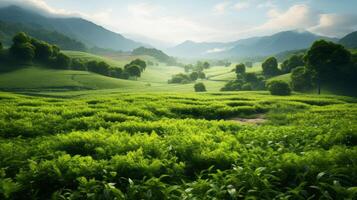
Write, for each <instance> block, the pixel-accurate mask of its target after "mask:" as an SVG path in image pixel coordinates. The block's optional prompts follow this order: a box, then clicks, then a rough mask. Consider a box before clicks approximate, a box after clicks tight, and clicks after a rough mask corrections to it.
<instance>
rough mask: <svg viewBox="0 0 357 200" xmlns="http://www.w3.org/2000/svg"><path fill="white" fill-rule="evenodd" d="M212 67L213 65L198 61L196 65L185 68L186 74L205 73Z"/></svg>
mask: <svg viewBox="0 0 357 200" xmlns="http://www.w3.org/2000/svg"><path fill="white" fill-rule="evenodd" d="M210 67H211V64H210V63H209V62H207V61H204V62H202V61H197V63H196V64H195V65H192V64H188V65H185V66H184V69H185V72H186V73H189V72H203V70H205V69H209V68H210Z"/></svg>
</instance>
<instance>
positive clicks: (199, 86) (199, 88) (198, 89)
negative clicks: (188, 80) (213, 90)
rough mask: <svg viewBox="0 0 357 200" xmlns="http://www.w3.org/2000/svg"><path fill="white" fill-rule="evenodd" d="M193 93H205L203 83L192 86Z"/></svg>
mask: <svg viewBox="0 0 357 200" xmlns="http://www.w3.org/2000/svg"><path fill="white" fill-rule="evenodd" d="M193 87H194V89H195V92H206V91H207V90H206V86H205V85H204V84H203V83H196V84H195V85H194V86H193Z"/></svg>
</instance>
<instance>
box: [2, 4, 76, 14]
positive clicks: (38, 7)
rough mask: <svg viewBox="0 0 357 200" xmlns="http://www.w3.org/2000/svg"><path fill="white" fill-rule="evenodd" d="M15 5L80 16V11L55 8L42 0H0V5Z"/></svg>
mask: <svg viewBox="0 0 357 200" xmlns="http://www.w3.org/2000/svg"><path fill="white" fill-rule="evenodd" d="M10 5H17V6H21V7H26V8H27V9H30V10H32V11H35V12H39V11H40V12H42V13H43V14H45V15H50V16H53V15H56V16H57V17H58V16H63V17H68V16H80V15H81V14H80V13H77V12H70V11H67V10H64V9H55V8H52V7H51V6H49V5H48V4H47V3H46V2H45V1H44V0H1V2H0V7H4V6H10Z"/></svg>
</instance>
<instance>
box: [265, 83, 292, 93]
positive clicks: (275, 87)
mask: <svg viewBox="0 0 357 200" xmlns="http://www.w3.org/2000/svg"><path fill="white" fill-rule="evenodd" d="M268 89H269V91H270V93H271V94H272V95H290V93H291V89H290V87H289V84H287V83H286V82H284V81H271V82H270V83H269V84H268Z"/></svg>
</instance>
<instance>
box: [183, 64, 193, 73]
mask: <svg viewBox="0 0 357 200" xmlns="http://www.w3.org/2000/svg"><path fill="white" fill-rule="evenodd" d="M192 68H193V67H192V65H191V64H189V65H185V66H184V69H185V72H186V73H188V72H190V70H192Z"/></svg>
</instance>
